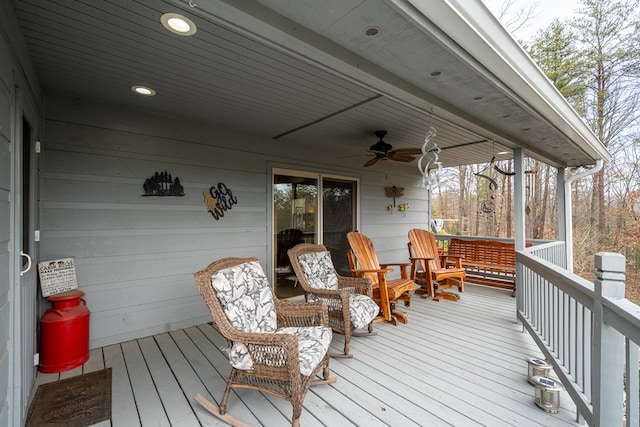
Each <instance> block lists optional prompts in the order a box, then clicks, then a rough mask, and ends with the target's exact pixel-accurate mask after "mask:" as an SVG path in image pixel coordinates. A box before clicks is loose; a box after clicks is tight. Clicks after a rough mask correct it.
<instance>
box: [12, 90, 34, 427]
mask: <svg viewBox="0 0 640 427" xmlns="http://www.w3.org/2000/svg"><path fill="white" fill-rule="evenodd" d="M14 90H15V92H14V104H13V108H12V125H13V126H12V127H13V129H12V136H11V138H12V143H13V147H14V151H13V153H12V169H13V170H12V174H13V176H12V181H13V185H12V190H11V191H12V193H13V197H12V198H11V203H12V205H13V208H12V209H11V216H12V218H11V241H12V245H11V246H12V247H11V248H10V250H11V252H12V255H11V256H12V262H11V265H12V266H13V267H12V268H11V271H10V272H9V280H10V291H9V293H10V295H9V298H10V302H11V307H12V315H11V317H10V321H11V325H10V332H9V333H10V336H11V338H10V342H11V347H12V349H11V351H10V352H9V357H10V360H9V374H10V378H9V390H10V391H9V393H8V398H9V405H10V411H9V420H10V424H11V425H23V424H24V417H25V415H26V410H27V407H28V404H29V401H30V397H31V394H32V391H33V390H32V387H33V385H34V382H35V378H36V373H37V367H36V366H35V365H34V363H33V362H34V355H35V353H36V352H37V351H38V348H37V316H38V299H37V298H38V290H37V286H38V282H37V273H36V270H37V268H36V266H37V260H38V257H39V244H38V243H37V242H35V238H34V230H36V229H39V221H40V214H39V207H38V199H39V189H40V182H39V173H38V169H39V161H38V154H37V153H36V148H35V145H36V141H38V140H39V135H40V134H41V132H40V118H39V114H38V109H37V108H36V104H35V103H34V102H33V98H32V97H30V96H29V95H28V94H29V93H30V92H29V91H24V90H22V89H21V87H20V86H18V85H16V86H15V87H14ZM24 121H26V122H27V123H28V124H29V126H30V135H29V141H28V142H27V143H28V144H30V150H29V156H30V159H29V167H30V171H31V173H30V176H29V211H30V212H29V213H28V221H29V224H30V227H29V231H28V232H29V234H30V236H29V246H30V248H27V251H29V252H32V253H30V254H29V255H30V257H31V268H30V270H29V271H27V272H26V273H25V274H24V275H22V274H21V272H22V268H23V258H24V257H23V256H22V255H21V251H22V250H23V240H24V239H23V203H22V183H23V179H22V173H23V167H22V166H23V140H22V139H23V135H24V129H23V122H24ZM25 297H26V298H28V301H26V302H27V303H28V305H27V310H26V311H25V310H23V302H25V301H24V298H25ZM27 318H28V319H30V320H29V321H28V322H25V321H24V319H27ZM32 322H33V323H32ZM25 323H26V324H25ZM24 340H27V341H24ZM25 343H26V344H25ZM30 350H32V351H33V354H25V353H27V352H30Z"/></svg>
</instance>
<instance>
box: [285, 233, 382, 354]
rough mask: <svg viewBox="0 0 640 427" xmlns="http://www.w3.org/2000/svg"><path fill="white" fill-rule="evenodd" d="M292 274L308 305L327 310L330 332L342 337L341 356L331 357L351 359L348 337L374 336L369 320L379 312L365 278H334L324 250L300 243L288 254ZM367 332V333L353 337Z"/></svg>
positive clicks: (335, 273)
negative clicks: (342, 349) (310, 303)
mask: <svg viewBox="0 0 640 427" xmlns="http://www.w3.org/2000/svg"><path fill="white" fill-rule="evenodd" d="M289 258H290V259H291V265H292V266H293V271H294V272H295V273H296V276H297V277H298V280H299V283H300V286H301V287H302V289H304V291H305V293H306V295H307V299H308V300H309V301H320V302H322V303H324V304H325V305H326V306H327V309H328V310H329V325H331V328H332V329H333V331H334V332H338V333H340V334H344V354H334V353H330V355H331V356H332V357H353V355H352V354H350V353H349V342H350V341H351V336H352V335H353V336H365V335H374V334H375V333H374V332H373V327H372V324H371V322H372V320H373V319H375V317H376V316H377V315H378V312H379V311H380V309H379V308H378V306H377V305H376V303H375V302H374V301H373V299H372V296H373V287H372V285H371V280H369V279H367V278H366V277H362V278H356V277H344V276H340V275H339V274H337V272H336V270H335V268H334V266H333V262H332V260H331V255H330V254H329V251H328V250H327V248H326V247H324V246H322V245H314V244H311V243H302V244H299V245H297V246H295V247H294V248H293V249H290V250H289ZM364 328H367V330H368V333H356V332H355V330H357V329H364Z"/></svg>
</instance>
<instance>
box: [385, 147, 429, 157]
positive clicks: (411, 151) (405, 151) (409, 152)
mask: <svg viewBox="0 0 640 427" xmlns="http://www.w3.org/2000/svg"><path fill="white" fill-rule="evenodd" d="M389 154H396V155H397V154H400V155H401V156H417V155H418V154H422V148H413V147H412V148H408V147H407V148H398V149H396V150H391V151H389Z"/></svg>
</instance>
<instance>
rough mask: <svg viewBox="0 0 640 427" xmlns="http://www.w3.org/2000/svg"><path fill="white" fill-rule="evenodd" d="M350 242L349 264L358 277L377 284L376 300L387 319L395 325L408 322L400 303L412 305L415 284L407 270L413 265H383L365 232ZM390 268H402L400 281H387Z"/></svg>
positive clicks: (354, 234) (349, 236) (351, 234)
mask: <svg viewBox="0 0 640 427" xmlns="http://www.w3.org/2000/svg"><path fill="white" fill-rule="evenodd" d="M347 240H348V241H349V246H350V247H351V251H350V252H349V263H350V264H351V271H352V272H353V275H354V276H355V277H368V278H369V279H370V280H371V282H372V283H373V299H374V300H375V301H376V302H377V303H378V305H379V306H380V311H381V312H382V318H383V320H385V321H387V322H390V323H393V324H394V325H395V324H397V322H400V323H407V321H408V314H407V313H406V312H402V311H397V310H396V305H397V303H398V300H401V301H404V305H405V306H407V307H410V306H411V292H413V290H414V288H415V286H416V285H415V283H414V282H413V280H411V279H410V278H409V275H408V272H407V267H409V266H410V265H411V263H393V264H389V263H388V264H380V263H379V262H378V256H377V255H376V251H375V249H374V248H373V242H372V241H371V239H370V238H368V237H367V236H365V235H364V234H362V233H358V232H355V231H350V232H349V233H348V234H347ZM389 266H398V267H400V277H401V278H400V279H392V280H388V279H387V273H390V272H392V271H393V269H390V268H388V267H389Z"/></svg>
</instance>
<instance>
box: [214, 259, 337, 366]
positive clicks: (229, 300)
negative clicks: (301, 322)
mask: <svg viewBox="0 0 640 427" xmlns="http://www.w3.org/2000/svg"><path fill="white" fill-rule="evenodd" d="M211 285H212V286H213V288H214V289H215V290H216V294H217V295H218V299H219V300H220V303H221V304H222V306H223V308H224V312H225V314H226V316H227V318H228V319H229V321H230V322H231V324H232V325H233V326H234V327H235V328H236V329H238V330H239V331H242V332H267V333H274V332H275V333H284V334H286V333H290V334H294V335H297V336H298V354H299V358H300V372H301V373H302V374H303V375H307V376H308V375H311V373H312V372H313V371H314V369H315V368H316V366H318V363H320V361H321V360H322V358H323V357H324V355H325V354H326V353H327V351H328V349H329V344H330V343H331V338H332V333H331V328H328V327H300V328H280V329H277V318H276V310H275V302H274V300H273V295H272V293H271V289H270V288H269V281H268V280H267V277H266V275H265V274H264V270H263V269H262V267H261V266H260V264H259V263H258V262H255V261H253V262H248V263H244V264H241V265H237V266H235V267H231V268H226V269H223V270H220V271H218V272H216V273H215V274H213V275H212V276H211ZM229 362H230V363H231V366H233V367H234V368H236V369H242V370H250V369H253V361H252V360H251V355H250V353H249V349H248V348H247V347H246V346H245V345H244V344H243V343H239V342H234V343H233V344H232V346H231V348H230V349H229Z"/></svg>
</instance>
